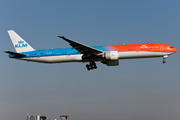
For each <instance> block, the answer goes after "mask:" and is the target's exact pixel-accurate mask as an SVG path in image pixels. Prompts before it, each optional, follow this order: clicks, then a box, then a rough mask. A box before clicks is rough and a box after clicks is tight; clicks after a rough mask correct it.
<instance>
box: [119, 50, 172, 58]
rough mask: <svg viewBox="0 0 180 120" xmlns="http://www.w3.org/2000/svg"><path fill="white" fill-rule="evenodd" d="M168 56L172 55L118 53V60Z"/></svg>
mask: <svg viewBox="0 0 180 120" xmlns="http://www.w3.org/2000/svg"><path fill="white" fill-rule="evenodd" d="M170 54H172V53H168V52H147V51H132V52H119V59H131V58H151V57H162V56H164V55H170Z"/></svg>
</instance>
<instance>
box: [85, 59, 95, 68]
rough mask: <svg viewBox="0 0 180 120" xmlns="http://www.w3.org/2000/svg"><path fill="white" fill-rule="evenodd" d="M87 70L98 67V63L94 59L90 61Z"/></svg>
mask: <svg viewBox="0 0 180 120" xmlns="http://www.w3.org/2000/svg"><path fill="white" fill-rule="evenodd" d="M86 68H87V70H93V69H97V66H96V63H95V62H94V61H90V62H89V64H87V65H86Z"/></svg>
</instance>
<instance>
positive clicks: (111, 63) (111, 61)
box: [106, 60, 119, 66]
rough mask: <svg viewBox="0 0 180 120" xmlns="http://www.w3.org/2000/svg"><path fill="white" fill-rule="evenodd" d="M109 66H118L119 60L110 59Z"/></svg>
mask: <svg viewBox="0 0 180 120" xmlns="http://www.w3.org/2000/svg"><path fill="white" fill-rule="evenodd" d="M106 65H107V66H117V65H119V60H108V61H106Z"/></svg>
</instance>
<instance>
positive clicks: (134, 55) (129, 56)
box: [17, 51, 173, 63]
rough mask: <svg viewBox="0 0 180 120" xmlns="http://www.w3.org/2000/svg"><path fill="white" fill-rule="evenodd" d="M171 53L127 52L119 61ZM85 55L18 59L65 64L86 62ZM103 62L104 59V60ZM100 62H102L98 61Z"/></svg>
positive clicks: (123, 53) (120, 55) (121, 55)
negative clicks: (83, 57)
mask: <svg viewBox="0 0 180 120" xmlns="http://www.w3.org/2000/svg"><path fill="white" fill-rule="evenodd" d="M171 54H173V53H171V52H149V51H127V52H119V59H132V58H151V57H163V56H165V55H171ZM82 55H83V54H75V55H73V54H72V55H59V56H44V57H29V58H28V57H27V58H17V59H21V60H26V61H33V62H41V63H63V62H84V61H83V60H82ZM102 60H103V59H102ZM97 61H100V60H97Z"/></svg>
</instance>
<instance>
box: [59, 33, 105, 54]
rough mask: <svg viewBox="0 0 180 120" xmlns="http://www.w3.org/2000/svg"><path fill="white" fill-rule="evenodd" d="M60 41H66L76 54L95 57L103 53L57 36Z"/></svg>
mask: <svg viewBox="0 0 180 120" xmlns="http://www.w3.org/2000/svg"><path fill="white" fill-rule="evenodd" d="M58 37H60V38H62V39H64V40H65V41H67V42H68V43H69V44H70V45H71V46H72V47H73V48H75V49H76V50H77V51H78V52H80V53H82V54H86V55H87V54H93V55H97V54H100V53H103V51H101V50H98V49H95V48H92V47H90V46H87V45H84V44H81V43H78V42H76V41H73V40H70V39H68V38H65V37H64V36H58Z"/></svg>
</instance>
